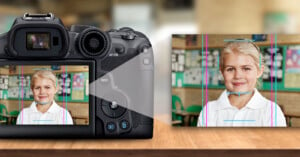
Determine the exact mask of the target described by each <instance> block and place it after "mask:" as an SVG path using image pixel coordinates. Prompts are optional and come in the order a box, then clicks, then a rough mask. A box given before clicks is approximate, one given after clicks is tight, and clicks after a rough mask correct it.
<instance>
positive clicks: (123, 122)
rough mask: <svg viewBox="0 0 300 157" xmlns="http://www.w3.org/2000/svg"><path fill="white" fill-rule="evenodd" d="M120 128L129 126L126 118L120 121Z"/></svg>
mask: <svg viewBox="0 0 300 157" xmlns="http://www.w3.org/2000/svg"><path fill="white" fill-rule="evenodd" d="M120 128H121V129H124V130H126V129H128V128H129V122H128V121H127V120H122V121H121V123H120Z"/></svg>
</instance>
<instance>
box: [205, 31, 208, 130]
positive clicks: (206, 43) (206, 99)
mask: <svg viewBox="0 0 300 157" xmlns="http://www.w3.org/2000/svg"><path fill="white" fill-rule="evenodd" d="M207 45H208V41H207V34H205V54H206V57H205V59H206V66H205V82H206V85H205V104H206V127H207V115H208V111H207V110H208V104H207V102H208V98H207V96H208V94H207V80H208V78H207V75H208V74H207V71H208V70H207V62H208V56H207V55H208V52H207V51H208V50H207Z"/></svg>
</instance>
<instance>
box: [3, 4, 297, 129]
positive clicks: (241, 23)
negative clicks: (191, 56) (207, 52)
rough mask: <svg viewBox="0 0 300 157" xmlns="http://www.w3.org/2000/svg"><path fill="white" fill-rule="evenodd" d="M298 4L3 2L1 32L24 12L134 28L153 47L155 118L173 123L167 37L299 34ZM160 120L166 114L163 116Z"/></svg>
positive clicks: (105, 27)
mask: <svg viewBox="0 0 300 157" xmlns="http://www.w3.org/2000/svg"><path fill="white" fill-rule="evenodd" d="M299 4H300V2H299V1H298V0H289V1H282V0H222V1H220V0H197V1H194V0H101V1H99V0H84V1H83V0H1V2H0V33H3V32H6V31H8V30H9V28H10V26H11V24H12V22H13V20H14V18H15V17H18V16H22V15H23V14H24V13H25V12H29V13H47V12H52V13H54V15H55V16H58V17H60V18H61V19H62V21H63V22H64V24H65V25H66V26H67V27H68V28H69V27H70V25H72V24H88V25H94V26H97V27H100V28H101V29H102V30H108V29H110V28H121V27H124V26H126V27H132V28H134V29H136V30H139V31H141V32H144V33H145V34H146V35H147V36H148V37H149V38H150V41H151V42H152V44H153V49H154V58H155V100H154V103H155V104H154V105H155V115H167V118H163V119H161V120H162V121H164V122H167V123H168V122H169V121H170V119H171V116H170V111H171V105H170V104H171V51H172V46H171V38H172V37H171V36H172V34H197V33H226V34H238V33H244V34H251V33H299V32H300V27H299V24H300V10H299V9H298V6H299ZM163 117H164V116H163Z"/></svg>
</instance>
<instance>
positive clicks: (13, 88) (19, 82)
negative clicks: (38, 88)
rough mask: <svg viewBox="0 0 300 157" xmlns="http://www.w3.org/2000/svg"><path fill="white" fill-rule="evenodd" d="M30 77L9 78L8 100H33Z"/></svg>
mask: <svg viewBox="0 0 300 157" xmlns="http://www.w3.org/2000/svg"><path fill="white" fill-rule="evenodd" d="M30 79H31V77H30V76H9V79H8V81H7V82H8V88H7V91H8V98H22V99H30V98H33V93H32V91H31V89H30Z"/></svg>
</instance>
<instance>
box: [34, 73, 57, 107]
mask: <svg viewBox="0 0 300 157" xmlns="http://www.w3.org/2000/svg"><path fill="white" fill-rule="evenodd" d="M32 92H33V97H34V100H35V101H36V102H37V104H40V105H47V104H51V103H52V101H53V100H54V96H55V94H56V92H57V89H56V88H55V86H54V83H53V81H51V80H50V79H48V78H39V79H35V81H34V87H33V89H32Z"/></svg>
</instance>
